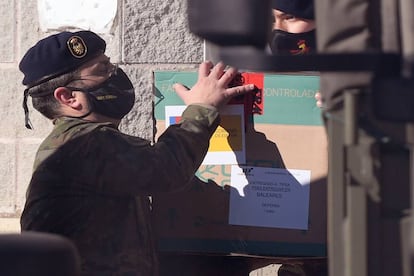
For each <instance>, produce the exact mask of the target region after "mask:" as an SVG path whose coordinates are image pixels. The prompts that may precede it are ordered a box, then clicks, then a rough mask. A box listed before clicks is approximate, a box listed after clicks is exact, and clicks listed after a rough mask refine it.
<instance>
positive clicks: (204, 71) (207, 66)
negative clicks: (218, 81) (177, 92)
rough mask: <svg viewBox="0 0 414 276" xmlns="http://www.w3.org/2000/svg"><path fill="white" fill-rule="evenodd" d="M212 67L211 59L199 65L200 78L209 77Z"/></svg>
mask: <svg viewBox="0 0 414 276" xmlns="http://www.w3.org/2000/svg"><path fill="white" fill-rule="evenodd" d="M211 67H213V63H212V62H211V61H209V60H207V61H204V62H202V63H201V64H200V66H199V67H198V79H200V78H203V77H207V76H208V75H209V74H210V70H211Z"/></svg>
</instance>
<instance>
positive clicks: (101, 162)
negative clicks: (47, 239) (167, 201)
mask: <svg viewBox="0 0 414 276" xmlns="http://www.w3.org/2000/svg"><path fill="white" fill-rule="evenodd" d="M218 122H219V115H218V112H217V110H215V109H212V108H207V107H203V106H197V105H193V106H189V107H188V108H187V109H186V111H185V112H184V113H183V116H182V121H181V123H180V124H179V125H175V126H172V127H170V128H169V129H167V130H166V131H165V133H164V134H163V135H162V136H161V137H160V138H159V141H158V142H157V143H156V144H155V145H151V143H150V142H149V141H146V140H143V139H141V138H138V137H133V136H129V135H126V134H123V133H121V132H119V131H118V129H116V127H115V126H113V125H112V124H110V123H93V122H88V121H85V120H81V119H74V118H67V117H63V118H59V119H57V120H55V121H54V125H55V126H54V129H53V131H52V133H51V134H50V135H49V136H48V137H47V138H46V139H45V140H44V142H43V143H42V144H41V146H40V148H39V150H38V152H37V155H36V161H35V167H34V173H33V177H32V179H31V182H30V186H29V188H28V192H27V202H26V205H25V208H24V211H23V214H22V217H21V227H22V230H24V231H27V230H31V231H41V232H50V233H57V234H60V235H63V236H66V237H68V238H70V239H71V240H72V241H73V242H74V243H75V245H76V246H77V247H78V249H79V252H80V255H81V259H82V271H83V274H84V275H100V276H104V275H156V274H157V273H158V272H157V258H156V253H155V245H154V239H153V237H152V231H151V223H150V218H149V212H150V205H149V197H148V196H149V195H151V194H156V193H160V192H161V193H162V192H168V191H170V190H173V189H177V188H180V187H182V186H184V185H185V184H186V183H189V181H190V180H191V179H192V177H193V176H194V173H195V171H196V170H197V169H198V167H199V166H200V164H201V162H202V160H203V158H204V155H205V153H206V152H207V149H208V144H209V139H210V137H211V135H212V133H213V132H214V130H215V129H216V127H217V125H218Z"/></svg>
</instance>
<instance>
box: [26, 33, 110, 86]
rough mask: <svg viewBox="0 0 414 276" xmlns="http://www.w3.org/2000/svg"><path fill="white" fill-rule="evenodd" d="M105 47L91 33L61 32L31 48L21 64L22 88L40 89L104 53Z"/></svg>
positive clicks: (103, 43) (95, 35)
mask: <svg viewBox="0 0 414 276" xmlns="http://www.w3.org/2000/svg"><path fill="white" fill-rule="evenodd" d="M105 48H106V43H105V41H104V40H103V39H102V38H101V37H99V36H98V35H97V34H95V33H93V32H91V31H79V32H73V33H72V32H61V33H58V34H54V35H51V36H48V37H46V38H44V39H42V40H40V41H39V42H37V43H36V45H34V46H33V47H32V48H30V49H29V50H28V51H27V52H26V54H25V55H24V57H23V58H22V60H21V61H20V64H19V69H20V71H22V72H23V74H24V79H23V82H22V83H23V84H24V85H27V86H29V87H32V86H35V85H38V84H40V83H42V82H45V81H47V80H50V79H52V78H54V77H57V76H59V75H62V74H65V73H68V72H70V71H73V70H75V69H77V68H78V67H80V66H81V65H82V64H84V63H85V62H87V61H89V60H91V59H92V58H94V57H96V56H97V55H98V54H100V53H103V52H105Z"/></svg>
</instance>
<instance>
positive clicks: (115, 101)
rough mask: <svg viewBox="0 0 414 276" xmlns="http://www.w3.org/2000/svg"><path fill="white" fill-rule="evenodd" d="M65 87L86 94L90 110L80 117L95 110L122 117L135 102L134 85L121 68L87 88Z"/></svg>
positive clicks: (117, 117)
mask: <svg viewBox="0 0 414 276" xmlns="http://www.w3.org/2000/svg"><path fill="white" fill-rule="evenodd" d="M67 88H69V89H71V90H79V91H82V92H84V93H86V95H87V96H88V100H89V103H90V105H91V110H90V111H89V112H88V113H87V114H85V115H83V116H81V117H80V118H83V117H86V116H88V115H89V114H90V113H92V112H96V113H99V114H101V115H104V116H107V117H109V118H113V119H122V118H123V117H124V116H125V115H126V114H128V112H129V111H131V109H132V107H133V105H134V102H135V92H134V86H133V85H132V83H131V81H130V79H129V78H128V76H127V75H126V74H125V72H124V71H122V69H121V68H118V69H117V70H116V71H115V73H114V74H113V75H112V76H111V77H109V78H108V79H107V80H106V81H104V82H103V83H101V84H99V85H98V86H95V87H92V88H88V89H85V88H77V87H67Z"/></svg>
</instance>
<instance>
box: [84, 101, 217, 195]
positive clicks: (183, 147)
mask: <svg viewBox="0 0 414 276" xmlns="http://www.w3.org/2000/svg"><path fill="white" fill-rule="evenodd" d="M219 120H220V117H219V113H218V111H217V109H216V108H214V107H209V106H202V105H190V106H188V107H187V109H186V110H185V111H184V112H183V114H182V118H181V122H180V123H179V124H176V125H171V126H170V127H168V128H167V129H166V131H165V132H164V133H163V134H162V135H161V136H160V137H159V139H158V141H157V143H155V144H154V145H152V144H150V143H149V142H148V141H146V140H143V139H140V138H137V137H133V136H129V135H125V134H122V133H120V132H118V131H117V130H115V129H112V128H109V127H103V128H100V129H97V130H96V131H94V132H93V133H91V135H90V136H91V137H90V139H91V140H92V141H93V142H92V143H91V142H90V141H84V143H85V142H86V143H85V145H83V146H82V150H81V152H80V154H82V155H84V157H83V158H82V159H83V160H84V161H85V162H86V164H87V165H86V166H83V167H81V168H79V170H81V171H82V170H83V172H82V173H81V174H82V175H89V176H90V177H91V179H90V180H89V181H87V182H88V183H95V185H97V186H98V189H99V190H101V191H102V192H103V193H111V194H120V195H131V194H136V195H142V194H144V195H153V194H156V193H159V192H168V191H172V190H174V189H177V188H179V187H182V186H184V185H186V184H187V183H188V182H189V181H190V180H191V179H192V178H193V177H194V174H195V172H196V171H197V169H198V168H199V166H200V164H201V162H202V161H203V159H204V157H205V154H206V153H207V150H208V147H209V140H210V138H211V136H212V134H213V133H214V131H215V130H216V128H217V126H218V124H219ZM86 140H88V139H86ZM85 170H86V171H85ZM91 173H92V174H91ZM94 177H95V178H96V179H95V180H94V179H93V178H94ZM95 188H96V187H95Z"/></svg>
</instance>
